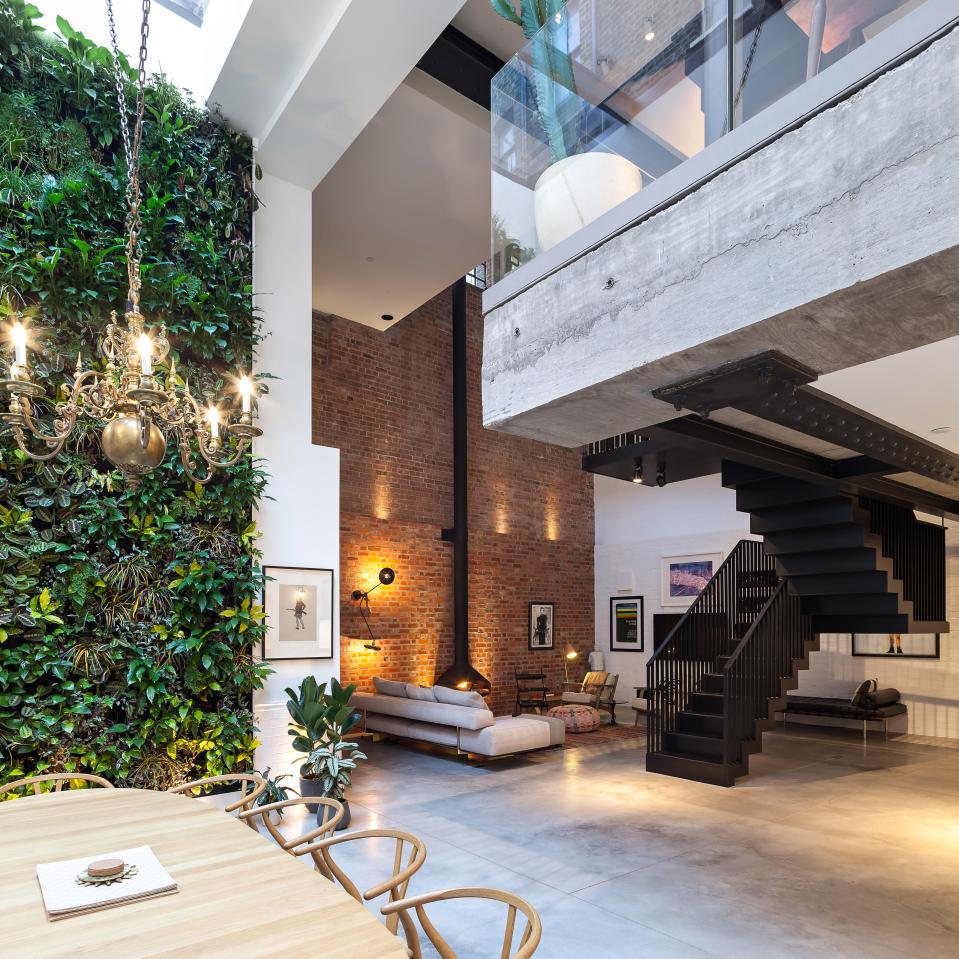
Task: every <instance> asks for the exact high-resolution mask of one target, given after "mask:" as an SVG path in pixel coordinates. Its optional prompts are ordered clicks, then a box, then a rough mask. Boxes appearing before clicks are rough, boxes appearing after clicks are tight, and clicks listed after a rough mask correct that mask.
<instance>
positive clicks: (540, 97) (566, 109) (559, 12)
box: [490, 0, 582, 163]
mask: <svg viewBox="0 0 959 959" xmlns="http://www.w3.org/2000/svg"><path fill="white" fill-rule="evenodd" d="M490 3H491V5H492V7H493V10H494V11H495V12H496V13H498V14H499V15H500V16H501V17H502V18H503V19H504V20H508V21H509V22H510V23H515V24H516V25H517V26H519V27H521V28H522V30H523V35H524V36H525V37H526V40H527V44H528V49H529V56H530V60H531V63H532V71H531V75H530V78H531V80H532V83H533V90H534V92H535V95H536V114H537V116H538V118H539V123H540V126H541V127H542V128H543V132H544V133H545V134H546V140H547V143H548V145H549V153H550V159H551V160H552V162H553V163H556V162H558V161H559V160H562V159H565V158H566V157H568V156H574V155H576V154H577V153H579V152H580V143H579V140H580V136H579V129H578V119H579V115H580V114H581V113H582V110H581V107H580V102H579V98H578V97H577V95H576V78H575V76H574V73H573V62H572V59H571V58H570V55H569V52H568V51H566V50H563V49H561V48H560V47H558V46H557V45H556V44H555V43H554V37H553V33H554V32H555V30H556V27H555V25H556V24H558V23H562V16H563V8H564V7H565V6H566V0H520V5H519V10H518V11H517V9H516V6H515V5H514V0H490ZM557 18H559V20H557ZM567 91H568V93H567Z"/></svg>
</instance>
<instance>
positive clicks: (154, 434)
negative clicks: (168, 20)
mask: <svg viewBox="0 0 959 959" xmlns="http://www.w3.org/2000/svg"><path fill="white" fill-rule="evenodd" d="M106 6H107V18H108V21H109V26H110V40H111V46H112V50H113V65H114V76H115V80H116V91H117V107H118V109H119V112H120V128H121V132H122V135H123V146H124V152H125V157H126V167H127V187H126V196H127V205H128V212H127V219H126V227H127V241H126V259H127V275H128V281H129V291H128V294H127V305H126V311H125V315H124V322H123V323H121V322H120V321H118V319H117V314H116V311H113V312H112V313H111V316H110V323H109V324H107V328H106V332H105V334H104V337H103V340H102V342H101V343H100V353H101V354H102V357H103V359H102V361H101V363H100V366H101V369H87V370H84V369H83V365H82V358H81V357H80V356H78V357H77V366H76V370H75V372H74V374H73V379H72V382H70V383H65V384H63V385H62V386H61V393H60V398H59V399H60V401H59V402H56V403H55V405H54V406H53V411H52V413H51V415H50V416H49V417H47V418H46V419H47V420H48V421H49V422H47V423H46V424H41V422H39V420H41V419H42V417H41V416H40V415H39V412H38V409H37V406H36V401H38V400H40V399H41V398H43V397H45V395H46V390H45V388H44V387H43V386H42V385H40V384H39V383H37V382H35V381H34V379H33V377H32V374H31V370H30V364H29V361H28V357H27V347H28V345H29V333H28V330H27V327H26V326H25V325H24V323H23V322H22V320H21V319H18V320H17V322H15V323H14V324H13V326H12V328H11V330H10V340H11V344H12V346H13V354H14V355H13V361H12V362H11V363H10V365H9V376H8V378H7V379H3V380H0V393H8V394H9V397H10V399H9V402H8V404H7V409H6V411H3V412H0V419H2V421H3V422H5V423H6V424H7V426H8V427H9V429H10V431H11V432H12V433H13V437H14V440H15V441H16V444H17V447H18V448H19V449H20V450H21V451H22V452H23V453H24V454H25V455H26V456H28V457H29V458H30V459H33V460H40V461H42V460H49V459H53V458H54V457H55V456H57V455H59V453H60V452H61V451H62V450H63V447H64V445H65V444H66V442H67V440H68V439H69V438H70V437H71V436H73V435H75V434H80V435H82V434H83V433H85V432H86V431H87V430H88V429H89V428H90V427H89V425H87V426H84V425H83V423H82V421H83V420H92V421H94V423H96V422H99V423H102V424H104V425H103V427H102V430H101V434H100V441H101V447H102V449H103V453H104V455H105V456H106V458H107V459H108V460H109V461H110V462H111V463H112V464H113V465H114V466H115V467H117V468H118V469H119V470H120V471H121V473H122V474H123V476H124V477H125V479H126V480H127V482H128V483H129V485H130V486H131V487H135V486H136V485H137V483H138V482H139V480H140V477H141V476H143V475H144V474H145V473H149V472H150V471H151V470H153V469H155V468H156V467H157V466H159V465H160V464H161V463H162V462H163V459H164V457H165V456H166V449H167V434H168V432H169V433H172V435H173V436H174V437H175V439H176V443H177V447H178V449H179V453H180V460H181V462H182V464H183V470H184V472H185V473H186V475H187V476H188V477H189V478H190V479H191V480H192V481H193V482H195V483H201V484H206V483H208V482H209V481H210V480H211V479H212V478H213V476H214V474H215V471H216V470H222V469H227V468H229V467H231V466H233V465H234V464H236V463H237V462H239V460H240V458H241V457H242V456H243V454H244V453H245V452H246V450H247V449H248V448H249V445H250V443H251V441H252V440H253V439H254V438H255V437H257V436H260V435H261V434H262V432H263V431H262V430H260V429H259V428H257V427H256V426H254V425H253V412H252V401H253V383H252V381H251V380H250V378H249V377H248V376H242V377H240V378H239V379H238V381H237V393H238V394H239V396H240V412H239V414H238V415H237V416H236V417H235V418H234V416H233V415H232V413H231V412H230V411H228V410H227V411H224V410H223V409H221V407H220V405H219V404H213V405H210V406H208V407H207V408H206V409H203V407H202V406H201V404H200V403H199V402H198V401H197V400H196V399H195V398H194V397H193V396H192V395H191V393H190V391H189V385H188V384H184V385H183V386H179V385H178V380H177V376H176V368H175V363H174V362H173V361H172V360H171V362H170V368H169V372H168V373H167V374H166V376H165V378H164V381H163V382H162V383H161V382H160V380H159V379H158V377H157V374H156V372H155V370H154V367H155V365H156V364H161V363H163V361H164V360H166V358H167V357H168V355H169V353H170V343H169V341H168V340H167V337H166V330H165V328H164V327H162V326H161V327H160V330H159V332H157V333H152V334H151V333H150V332H148V331H147V329H146V328H145V327H144V322H143V315H142V314H141V313H140V259H141V255H142V254H141V249H140V239H139V236H140V228H141V225H142V224H141V219H140V170H139V166H140V141H141V135H142V129H143V111H144V100H143V91H144V84H145V81H146V57H147V37H148V35H149V16H150V0H143V19H142V22H141V28H140V62H139V71H138V75H137V99H136V111H135V122H134V127H133V134H132V137H131V134H130V129H129V124H128V122H127V107H126V96H125V94H124V89H123V71H122V66H121V62H120V53H119V48H118V45H117V36H116V25H115V23H114V19H113V4H112V0H106ZM78 423H80V424H81V425H80V427H79V428H78ZM31 441H33V442H37V443H39V444H42V448H41V449H40V450H38V451H37V450H33V449H31V448H30V446H29V442H31ZM197 454H198V455H199V458H200V459H201V460H202V461H203V463H205V467H203V466H199V464H198V463H197V467H199V468H196V467H195V466H194V463H195V460H196V457H197Z"/></svg>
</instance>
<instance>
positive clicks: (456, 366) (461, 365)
mask: <svg viewBox="0 0 959 959" xmlns="http://www.w3.org/2000/svg"><path fill="white" fill-rule="evenodd" d="M452 293H453V311H452V325H453V528H452V529H448V530H443V538H444V539H445V540H448V541H452V543H453V665H452V666H450V668H449V669H447V670H446V671H445V672H444V673H443V675H442V676H440V678H439V679H437V681H436V683H437V685H439V686H452V687H459V688H464V689H476V690H479V691H480V692H483V693H487V692H489V691H490V688H491V687H490V683H489V680H488V679H486V677H485V676H483V674H482V673H480V672H478V671H477V670H475V669H473V667H472V666H471V665H470V647H469V510H468V505H469V468H468V467H469V463H468V461H467V444H468V442H469V426H468V423H467V416H466V407H467V396H468V382H467V375H468V359H469V343H468V339H467V328H466V278H465V277H463V278H461V279H459V280H457V281H456V282H455V283H454V284H453V287H452Z"/></svg>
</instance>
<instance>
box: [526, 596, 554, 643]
mask: <svg viewBox="0 0 959 959" xmlns="http://www.w3.org/2000/svg"><path fill="white" fill-rule="evenodd" d="M529 648H530V649H552V648H553V604H552V603H530V604H529Z"/></svg>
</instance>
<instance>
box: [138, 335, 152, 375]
mask: <svg viewBox="0 0 959 959" xmlns="http://www.w3.org/2000/svg"><path fill="white" fill-rule="evenodd" d="M137 353H139V354H140V373H141V374H142V375H143V376H153V341H152V340H151V339H150V337H149V336H147V334H146V333H141V334H140V335H139V336H138V337H137Z"/></svg>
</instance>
